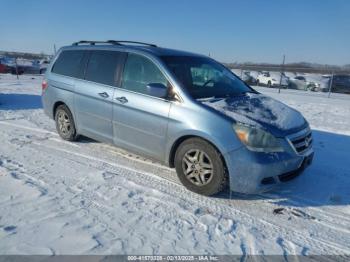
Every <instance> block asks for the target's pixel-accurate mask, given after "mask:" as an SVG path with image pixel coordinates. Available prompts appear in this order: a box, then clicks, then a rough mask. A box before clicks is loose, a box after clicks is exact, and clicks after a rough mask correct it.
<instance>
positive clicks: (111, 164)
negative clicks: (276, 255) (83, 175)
mask: <svg viewBox="0 0 350 262" xmlns="http://www.w3.org/2000/svg"><path fill="white" fill-rule="evenodd" d="M15 127H16V128H18V127H19V126H15ZM30 129H31V131H35V130H34V129H32V128H30ZM30 129H28V128H27V130H30ZM42 133H44V132H42ZM45 133H46V132H45ZM44 142H45V141H44ZM33 144H34V145H38V146H39V147H42V146H44V147H47V148H49V149H51V150H56V151H57V150H58V151H60V152H63V153H64V154H66V155H68V156H66V157H67V158H69V156H71V155H74V156H75V158H73V159H72V161H73V162H76V160H77V159H76V157H78V158H82V159H85V160H82V161H81V162H82V163H86V159H88V160H89V162H90V164H91V165H92V166H96V164H92V162H97V163H99V164H98V165H97V167H98V169H100V170H105V169H106V167H107V168H108V169H110V168H112V169H115V168H117V169H118V170H120V169H123V170H124V171H127V172H129V173H138V174H139V175H140V174H141V177H142V178H144V179H145V178H146V177H145V175H146V176H147V177H148V178H149V177H152V180H153V179H154V178H156V179H159V176H157V175H154V174H153V173H145V172H143V171H139V170H137V169H134V168H130V167H128V166H121V165H119V164H115V163H114V162H110V161H106V160H103V159H100V158H96V157H92V156H89V155H86V154H80V153H77V152H74V151H72V150H67V149H62V148H58V147H54V146H49V145H45V144H44V143H43V142H42V141H41V142H38V141H33ZM68 144H70V143H68ZM142 173H143V174H142ZM127 178H128V179H131V180H132V176H130V175H129V176H127ZM163 179H167V183H169V182H171V184H170V186H169V185H168V186H169V187H168V188H165V189H164V192H167V193H170V194H173V193H174V192H171V190H170V191H169V189H170V188H171V187H174V185H176V186H177V187H181V188H182V189H181V190H180V191H181V192H182V194H181V197H183V196H184V195H186V194H192V193H189V192H188V191H183V190H184V188H183V187H182V186H178V182H177V181H176V180H172V181H169V177H168V176H166V177H163ZM146 180H147V179H146ZM153 182H154V181H153ZM163 182H164V181H163ZM163 182H162V183H163ZM136 183H140V180H137V181H136ZM146 185H147V183H146ZM163 187H164V186H163ZM193 199H195V203H197V201H198V197H197V196H193V195H192V196H191V200H192V201H193ZM186 200H188V199H187V198H186ZM212 200H213V199H212ZM212 200H211V201H210V203H207V201H208V200H204V202H203V199H201V201H200V202H203V203H204V207H206V206H207V205H213V204H214V205H216V204H220V205H222V203H221V202H220V203H218V201H212ZM213 202H214V203H213ZM224 202H228V201H224ZM225 204H226V203H225ZM221 211H224V213H225V212H227V211H229V212H228V213H230V212H232V210H227V207H226V208H224V209H222V210H221ZM236 212H239V213H242V211H238V210H235V212H233V213H234V214H236ZM243 214H244V215H248V216H249V217H250V219H252V217H251V216H250V215H249V214H247V213H244V212H243ZM231 215H232V214H231ZM261 221H263V220H260V222H261ZM266 222H267V221H263V223H266ZM267 224H268V225H270V226H275V227H276V226H277V227H279V226H278V225H274V224H271V223H270V222H267ZM277 231H279V230H277ZM294 233H295V232H294ZM301 239H303V238H301ZM312 240H313V241H315V239H312ZM317 241H318V240H317ZM320 242H321V243H322V242H324V241H320ZM324 244H325V245H330V246H333V247H335V248H339V246H338V245H337V244H335V245H333V244H334V243H333V244H332V243H330V242H329V243H327V241H326V243H324ZM342 248H343V247H340V249H342ZM344 250H346V249H344Z"/></svg>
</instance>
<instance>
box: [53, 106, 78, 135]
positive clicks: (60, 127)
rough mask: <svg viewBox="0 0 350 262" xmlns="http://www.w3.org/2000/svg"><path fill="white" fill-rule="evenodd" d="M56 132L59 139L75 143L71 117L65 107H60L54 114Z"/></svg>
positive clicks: (74, 129)
mask: <svg viewBox="0 0 350 262" xmlns="http://www.w3.org/2000/svg"><path fill="white" fill-rule="evenodd" d="M55 122H56V130H57V133H58V134H59V135H60V137H61V138H62V139H64V140H67V141H76V140H77V139H78V134H77V132H76V128H75V123H74V119H73V115H72V113H71V112H70V110H69V108H68V107H67V106H66V105H60V106H58V107H57V109H56V112H55Z"/></svg>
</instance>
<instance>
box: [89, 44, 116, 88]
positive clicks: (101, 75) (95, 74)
mask: <svg viewBox="0 0 350 262" xmlns="http://www.w3.org/2000/svg"><path fill="white" fill-rule="evenodd" d="M120 55H121V53H120V52H117V51H102V50H101V51H92V53H91V56H90V59H89V63H88V66H87V69H86V73H85V79H86V80H89V81H93V82H97V83H101V84H105V85H111V86H115V85H116V81H115V80H116V69H117V65H118V60H119V58H120Z"/></svg>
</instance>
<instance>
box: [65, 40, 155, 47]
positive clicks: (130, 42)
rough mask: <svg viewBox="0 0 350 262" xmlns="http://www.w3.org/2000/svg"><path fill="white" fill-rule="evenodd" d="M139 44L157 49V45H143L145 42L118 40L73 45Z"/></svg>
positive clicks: (84, 42)
mask: <svg viewBox="0 0 350 262" xmlns="http://www.w3.org/2000/svg"><path fill="white" fill-rule="evenodd" d="M124 43H125V44H138V45H147V46H152V47H157V46H156V45H155V44H148V43H143V42H137V41H124V40H121V41H118V40H107V41H88V40H82V41H79V42H75V43H73V44H72V45H80V44H90V45H95V44H112V45H123V44H124Z"/></svg>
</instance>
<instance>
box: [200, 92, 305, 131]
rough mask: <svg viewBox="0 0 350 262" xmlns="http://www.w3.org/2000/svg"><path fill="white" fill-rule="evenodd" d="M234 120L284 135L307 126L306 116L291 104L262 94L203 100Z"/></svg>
mask: <svg viewBox="0 0 350 262" xmlns="http://www.w3.org/2000/svg"><path fill="white" fill-rule="evenodd" d="M200 102H201V103H202V104H205V105H207V106H209V107H211V108H213V109H215V110H217V111H219V112H221V113H223V114H225V115H226V116H228V117H230V118H232V119H233V120H235V121H237V122H240V123H244V124H247V125H250V126H256V127H259V128H263V129H265V130H267V131H269V132H270V133H271V134H273V135H274V136H276V137H284V136H286V135H288V134H291V133H294V132H296V131H299V130H300V129H301V128H304V127H306V125H307V122H306V121H305V119H304V117H303V116H302V115H301V114H300V113H299V112H298V111H296V110H294V109H292V108H290V107H289V106H287V105H285V104H283V103H281V102H279V101H277V100H275V99H273V98H271V97H268V96H264V95H261V94H255V93H246V94H244V95H239V96H234V97H229V98H225V99H217V98H212V99H208V100H204V101H203V100H201V101H200Z"/></svg>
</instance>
